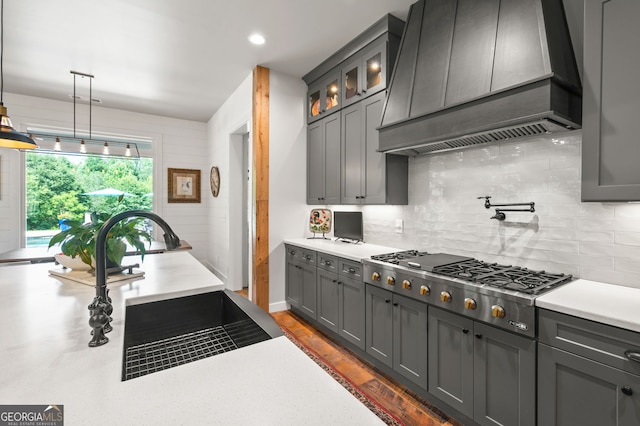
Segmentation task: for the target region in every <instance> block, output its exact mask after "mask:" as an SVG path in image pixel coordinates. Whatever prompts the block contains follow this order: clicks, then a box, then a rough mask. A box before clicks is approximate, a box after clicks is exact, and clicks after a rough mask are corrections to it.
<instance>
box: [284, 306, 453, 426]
mask: <svg viewBox="0 0 640 426" xmlns="http://www.w3.org/2000/svg"><path fill="white" fill-rule="evenodd" d="M271 316H272V317H273V318H274V319H275V321H276V322H277V323H278V324H279V325H280V326H281V327H282V326H284V327H286V328H287V329H288V330H289V332H291V333H292V334H293V335H295V336H296V337H297V338H298V340H300V341H301V342H302V343H304V344H305V345H306V346H307V347H309V348H311V349H313V351H315V352H316V353H317V354H319V355H320V356H321V357H322V358H323V359H324V360H325V362H327V363H328V364H329V365H331V366H332V367H333V368H334V369H335V370H337V371H339V372H340V373H341V374H342V375H343V376H345V377H346V378H348V379H349V380H350V381H351V382H352V383H354V384H355V385H356V386H358V387H359V388H360V389H361V390H362V391H363V392H365V393H366V394H368V395H369V396H370V397H371V398H373V399H375V400H376V402H378V403H379V404H380V405H382V406H383V407H384V408H386V409H387V410H388V411H389V412H391V413H392V414H394V415H395V416H396V417H398V418H399V419H400V420H402V421H403V422H404V423H405V424H406V425H421V426H437V425H458V424H459V423H457V422H455V421H454V420H450V421H447V420H446V418H444V417H442V416H441V415H439V414H438V413H434V412H433V411H430V410H429V408H427V406H426V405H425V404H423V403H422V402H421V401H420V400H419V399H418V397H416V396H414V395H413V394H412V393H411V392H410V391H408V390H407V389H406V388H404V387H403V386H402V385H400V384H399V383H397V382H396V381H394V380H393V379H391V378H390V377H388V376H386V375H384V374H382V373H381V372H379V371H377V370H376V369H375V368H374V367H373V366H372V365H370V364H368V363H365V362H363V361H362V360H360V358H357V357H356V356H355V355H353V354H352V353H351V352H350V351H349V350H348V349H346V348H345V347H343V346H341V345H340V344H338V343H336V342H334V341H333V340H331V339H330V338H328V337H327V336H326V335H324V334H323V333H322V332H320V331H319V330H317V329H316V328H314V327H313V326H312V325H311V324H309V323H307V322H306V321H304V320H303V319H302V318H300V317H299V316H297V315H295V314H294V313H292V312H291V311H281V312H275V313H273V314H271ZM440 414H442V413H440Z"/></svg>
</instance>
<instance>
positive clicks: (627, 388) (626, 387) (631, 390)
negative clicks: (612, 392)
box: [621, 386, 633, 396]
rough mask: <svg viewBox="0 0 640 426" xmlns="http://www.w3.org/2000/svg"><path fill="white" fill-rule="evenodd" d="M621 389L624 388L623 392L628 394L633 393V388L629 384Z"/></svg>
mask: <svg viewBox="0 0 640 426" xmlns="http://www.w3.org/2000/svg"><path fill="white" fill-rule="evenodd" d="M621 390H622V393H623V394H625V395H627V396H631V395H633V389H631V388H630V387H629V386H623V387H622V389H621Z"/></svg>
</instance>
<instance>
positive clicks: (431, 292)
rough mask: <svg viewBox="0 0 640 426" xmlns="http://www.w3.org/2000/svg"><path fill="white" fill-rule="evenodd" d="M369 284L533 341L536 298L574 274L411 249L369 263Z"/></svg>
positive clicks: (568, 279) (367, 266) (374, 257)
mask: <svg viewBox="0 0 640 426" xmlns="http://www.w3.org/2000/svg"><path fill="white" fill-rule="evenodd" d="M364 278H365V282H367V283H369V284H371V285H375V286H378V287H382V288H386V289H388V290H391V291H394V292H397V293H399V294H402V295H405V296H407V297H411V298H414V299H419V300H422V301H424V302H426V303H430V304H432V305H434V306H437V307H440V308H442V309H447V310H450V311H454V312H457V313H459V314H461V315H464V316H468V317H472V318H475V319H478V320H480V321H484V322H487V323H490V324H492V325H495V326H497V327H500V328H504V329H508V330H511V331H514V332H516V333H519V334H524V335H527V336H530V337H534V336H535V307H534V299H535V297H537V296H538V295H540V294H542V293H543V292H545V291H548V290H550V289H552V288H555V287H556V286H559V285H562V284H564V283H567V282H569V281H571V280H572V276H571V275H567V274H562V273H548V272H545V271H534V270H530V269H527V268H522V267H518V266H511V265H500V264H497V263H489V262H483V261H481V260H477V259H473V258H470V257H464V256H457V255H452V254H447V253H427V252H424V251H419V250H407V251H403V252H397V253H387V254H383V255H377V256H372V257H371V259H366V260H365V261H364Z"/></svg>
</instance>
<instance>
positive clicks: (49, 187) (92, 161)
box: [25, 151, 153, 247]
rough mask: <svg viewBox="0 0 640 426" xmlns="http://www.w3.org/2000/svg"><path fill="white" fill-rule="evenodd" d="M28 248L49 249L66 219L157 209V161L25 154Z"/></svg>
mask: <svg viewBox="0 0 640 426" xmlns="http://www.w3.org/2000/svg"><path fill="white" fill-rule="evenodd" d="M26 175H27V178H26V192H27V194H26V204H27V205H26V227H25V229H26V240H27V244H26V246H27V247H34V246H47V245H48V244H49V239H50V238H51V236H52V235H54V234H56V233H57V232H59V231H60V229H61V227H64V220H65V219H74V220H80V221H86V220H89V217H90V214H91V213H92V212H109V213H116V212H120V211H124V210H133V209H136V210H148V211H151V210H152V208H153V159H151V158H140V159H129V158H110V157H97V156H95V157H93V156H75V155H65V154H52V153H47V154H43V153H38V152H33V151H30V152H27V153H26Z"/></svg>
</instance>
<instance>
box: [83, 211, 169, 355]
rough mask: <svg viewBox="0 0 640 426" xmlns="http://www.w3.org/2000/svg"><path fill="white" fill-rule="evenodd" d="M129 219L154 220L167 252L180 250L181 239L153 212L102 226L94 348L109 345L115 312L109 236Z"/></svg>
mask: <svg viewBox="0 0 640 426" xmlns="http://www.w3.org/2000/svg"><path fill="white" fill-rule="evenodd" d="M128 217H145V218H147V219H151V220H153V221H154V222H156V223H157V224H158V225H160V227H161V228H162V230H163V231H164V242H165V245H166V248H167V250H176V249H178V248H180V238H178V236H177V235H176V233H175V232H173V230H172V229H171V227H170V226H169V225H168V224H167V222H165V221H164V220H163V219H162V218H161V217H160V216H158V215H157V214H155V213H152V212H148V211H144V210H128V211H125V212H122V213H118V214H117V215H115V216H112V217H111V218H109V220H107V221H106V222H105V223H104V224H103V225H102V227H101V228H100V230H99V231H98V236H97V237H96V297H95V298H94V299H93V302H91V304H90V305H89V307H88V309H89V312H90V313H91V316H90V317H89V325H90V326H91V328H93V338H92V339H91V341H90V342H89V346H90V347H92V348H93V347H96V346H102V345H104V344H105V343H107V342H108V341H109V338H108V337H107V336H105V333H108V332H109V331H111V330H112V328H111V325H110V324H109V322H110V321H111V317H110V315H111V313H112V312H113V306H112V305H111V298H110V297H109V295H108V294H107V293H108V291H107V235H108V234H109V231H110V230H111V228H113V226H114V225H115V224H116V223H118V222H120V221H121V220H122V219H126V218H128Z"/></svg>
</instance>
